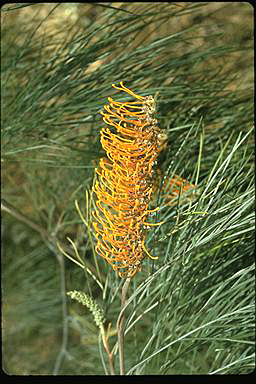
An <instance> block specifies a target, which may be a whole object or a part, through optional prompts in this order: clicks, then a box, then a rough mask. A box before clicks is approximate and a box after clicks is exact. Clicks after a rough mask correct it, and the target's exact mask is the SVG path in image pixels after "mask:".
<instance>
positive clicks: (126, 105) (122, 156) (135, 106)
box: [93, 82, 161, 278]
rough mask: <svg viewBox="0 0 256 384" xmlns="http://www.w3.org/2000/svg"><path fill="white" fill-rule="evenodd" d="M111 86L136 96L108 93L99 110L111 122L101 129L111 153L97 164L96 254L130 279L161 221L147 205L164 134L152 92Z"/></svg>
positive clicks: (94, 191)
mask: <svg viewBox="0 0 256 384" xmlns="http://www.w3.org/2000/svg"><path fill="white" fill-rule="evenodd" d="M112 86H113V87H114V88H116V89H118V90H120V91H124V92H126V93H128V94H129V95H131V96H133V97H134V98H135V101H126V102H118V101H115V100H113V99H112V98H111V97H109V98H108V101H109V104H108V105H105V107H104V108H105V111H104V112H101V114H102V115H103V120H104V122H105V123H106V124H107V125H108V126H110V127H103V128H102V129H101V144H102V147H103V149H104V150H105V151H106V155H107V157H106V158H102V159H101V160H100V163H99V167H98V168H96V169H95V173H96V177H95V182H94V185H93V193H94V194H95V196H96V198H95V209H94V211H93V226H94V229H95V232H96V239H97V244H96V251H97V253H98V254H99V255H100V256H102V257H103V258H104V259H106V260H107V262H108V263H110V264H111V265H112V268H113V269H114V270H118V273H119V276H120V277H125V278H126V277H133V276H135V274H136V273H137V272H138V271H140V270H141V262H142V260H143V258H144V257H145V254H147V255H148V256H149V257H151V258H153V257H152V256H151V255H150V254H149V252H148V251H147V249H146V248H145V239H146V233H147V229H148V227H150V226H151V225H158V224H161V223H157V224H152V223H148V222H147V221H146V220H147V218H148V216H149V215H150V214H151V213H152V212H155V211H157V210H158V209H159V208H155V209H149V204H150V201H151V199H152V193H153V166H154V164H155V163H156V161H157V156H158V154H159V152H160V137H161V134H160V129H159V128H158V126H157V120H156V119H155V118H154V113H155V101H154V98H153V97H152V96H145V97H144V96H139V95H138V94H136V93H135V92H133V91H132V90H130V89H128V88H127V87H125V86H124V85H123V82H120V86H119V87H118V86H116V85H114V84H112Z"/></svg>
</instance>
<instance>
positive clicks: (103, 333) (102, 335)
mask: <svg viewBox="0 0 256 384" xmlns="http://www.w3.org/2000/svg"><path fill="white" fill-rule="evenodd" d="M100 332H101V337H102V342H103V345H104V348H105V351H106V352H107V355H108V362H109V368H110V374H111V375H114V374H115V371H114V364H113V354H112V352H110V349H109V345H108V338H107V335H106V333H105V330H104V326H103V325H102V326H101V327H100Z"/></svg>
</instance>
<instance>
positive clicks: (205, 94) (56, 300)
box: [1, 2, 254, 375]
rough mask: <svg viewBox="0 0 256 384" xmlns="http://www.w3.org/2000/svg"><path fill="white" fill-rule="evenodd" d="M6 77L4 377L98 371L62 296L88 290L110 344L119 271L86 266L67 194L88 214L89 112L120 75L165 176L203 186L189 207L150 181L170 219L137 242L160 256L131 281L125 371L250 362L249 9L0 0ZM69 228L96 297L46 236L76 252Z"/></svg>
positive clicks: (96, 121) (94, 130)
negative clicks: (157, 134) (160, 138)
mask: <svg viewBox="0 0 256 384" xmlns="http://www.w3.org/2000/svg"><path fill="white" fill-rule="evenodd" d="M1 75H2V77H1V108H2V111H1V112H2V113H1V117H2V121H1V128H2V130H1V139H2V140H1V162H2V172H1V185H2V190H1V192H2V232H1V236H2V255H3V258H2V267H3V268H2V271H3V272H2V297H3V300H2V305H3V318H2V329H3V368H4V371H5V372H6V373H8V374H15V375H17V374H18V375H31V374H32V375H35V374H45V375H51V374H58V375H65V374H71V375H79V374H83V375H86V374H104V369H103V365H102V360H104V359H105V364H106V365H107V360H106V357H104V352H103V353H102V355H103V357H102V356H101V355H100V353H99V346H98V329H97V327H96V325H95V324H94V323H93V321H92V317H91V314H90V312H89V311H88V310H87V309H86V308H81V306H80V305H79V304H78V303H73V302H71V301H70V299H69V298H67V297H66V291H68V290H74V289H77V290H82V291H85V292H87V293H88V294H90V295H91V296H92V297H94V298H95V299H96V300H97V302H98V303H99V305H101V306H102V308H103V309H104V311H105V315H106V318H107V324H108V323H111V324H112V334H111V335H112V336H111V337H110V343H111V344H112V346H114V344H115V340H116V339H115V337H116V334H115V321H116V319H117V316H118V312H119V309H120V307H119V306H120V299H119V293H118V292H119V287H120V283H121V280H120V279H119V278H117V277H116V276H115V274H114V272H112V271H111V267H110V266H107V265H106V263H105V262H104V261H103V260H97V263H98V266H99V270H98V269H97V264H95V255H94V254H93V244H92V241H91V236H89V235H90V233H89V232H88V230H87V229H86V228H85V226H84V225H83V224H82V222H81V219H80V217H79V215H78V213H77V211H76V209H75V205H74V201H75V199H77V200H78V201H79V205H80V207H81V209H82V211H83V212H84V213H85V215H86V214H88V211H87V208H88V207H87V206H86V199H85V191H86V189H88V190H89V189H90V188H91V185H92V181H93V175H94V168H95V166H96V164H97V161H98V159H99V158H100V157H101V156H102V155H103V154H104V153H103V150H102V148H101V145H100V141H99V133H100V128H101V126H102V119H101V116H100V114H99V111H100V110H101V109H102V108H103V105H104V104H105V103H106V98H107V97H108V96H112V95H114V94H115V93H116V91H115V90H113V89H112V87H111V84H112V83H117V82H119V81H124V83H125V85H126V86H128V87H129V88H131V89H133V90H135V91H136V92H138V93H139V94H143V95H150V94H152V95H155V94H156V93H158V92H159V94H158V99H157V101H158V102H157V118H158V121H159V126H160V127H161V128H162V129H163V130H165V132H166V134H167V142H165V143H163V150H162V152H161V154H160V158H159V167H160V169H161V177H162V181H166V180H167V181H168V179H171V178H172V177H173V175H174V174H178V175H180V176H182V177H185V178H187V179H188V180H190V181H191V182H193V183H195V184H197V185H198V191H197V194H196V197H195V198H194V199H193V200H192V201H191V200H189V199H188V201H185V203H184V202H182V201H181V199H176V200H175V201H174V202H173V203H172V204H167V203H166V201H167V200H166V194H168V191H166V190H165V191H163V183H161V182H160V185H159V190H158V192H157V197H156V203H157V204H158V205H159V206H160V207H161V209H160V212H159V213H158V214H157V217H156V219H157V221H161V220H163V219H164V220H166V224H164V225H163V226H161V228H160V229H159V228H158V229H155V230H154V231H152V232H151V233H150V235H149V237H148V243H147V246H148V248H149V249H151V253H152V254H153V255H158V256H159V260H158V261H157V262H155V263H154V264H152V262H151V261H149V260H145V262H144V267H143V270H142V272H141V273H140V274H138V275H137V276H136V278H135V279H133V281H132V286H131V291H130V295H131V297H130V303H131V304H130V307H129V308H130V312H129V311H128V313H129V316H128V319H127V335H126V338H127V341H126V358H127V367H128V373H129V374H214V373H222V374H226V373H240V374H241V373H248V372H250V371H252V369H253V368H254V358H253V351H254V343H253V340H254V328H253V327H254V316H253V313H254V311H253V303H254V278H253V276H254V275H253V266H254V261H253V254H254V208H253V207H254V203H253V202H254V132H253V131H252V130H251V127H252V122H253V8H252V6H251V5H250V4H249V3H225V2H222V3H217V2H216V3H214V2H213V3H185V2H184V3H182V2H181V3H93V4H92V3H91V4H90V3H88V4H82V3H65V4H62V3H55V4H54V3H52V4H30V3H28V4H25V3H14V4H9V5H5V6H3V7H2V8H1ZM124 97H125V96H124V95H121V94H120V95H118V96H116V98H118V100H124ZM163 192H164V193H163ZM193 204H195V205H193ZM191 212H207V215H204V214H200V213H193V214H191ZM67 236H69V237H70V238H71V239H73V241H74V242H75V243H76V246H77V248H78V250H79V253H80V255H81V257H82V258H83V260H84V263H85V265H86V267H87V268H88V269H89V270H90V271H91V273H92V274H93V276H94V277H95V278H97V279H98V280H99V281H100V282H101V284H103V286H104V291H103V293H102V291H101V289H100V287H99V284H97V282H96V281H95V279H93V278H92V275H90V274H88V272H86V271H85V273H84V272H83V270H82V269H80V268H79V267H78V266H77V265H75V264H74V263H72V262H71V261H70V260H67V259H65V260H64V259H63V256H62V255H61V254H60V252H59V251H58V249H57V247H56V242H57V241H59V242H60V243H61V244H62V246H63V247H64V248H65V250H66V251H67V252H69V253H70V254H72V247H70V245H69V243H68V242H67V240H66V237H67ZM152 265H153V267H152ZM116 366H118V363H117V362H116Z"/></svg>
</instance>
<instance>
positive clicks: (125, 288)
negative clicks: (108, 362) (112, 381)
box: [117, 277, 131, 375]
mask: <svg viewBox="0 0 256 384" xmlns="http://www.w3.org/2000/svg"><path fill="white" fill-rule="evenodd" d="M130 281H131V278H130V277H128V278H127V279H126V280H125V282H124V285H123V288H122V297H121V311H120V314H119V317H118V319H117V333H118V349H119V362H120V375H125V361H124V319H125V317H124V307H125V304H126V294H127V291H128V287H129V284H130Z"/></svg>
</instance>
